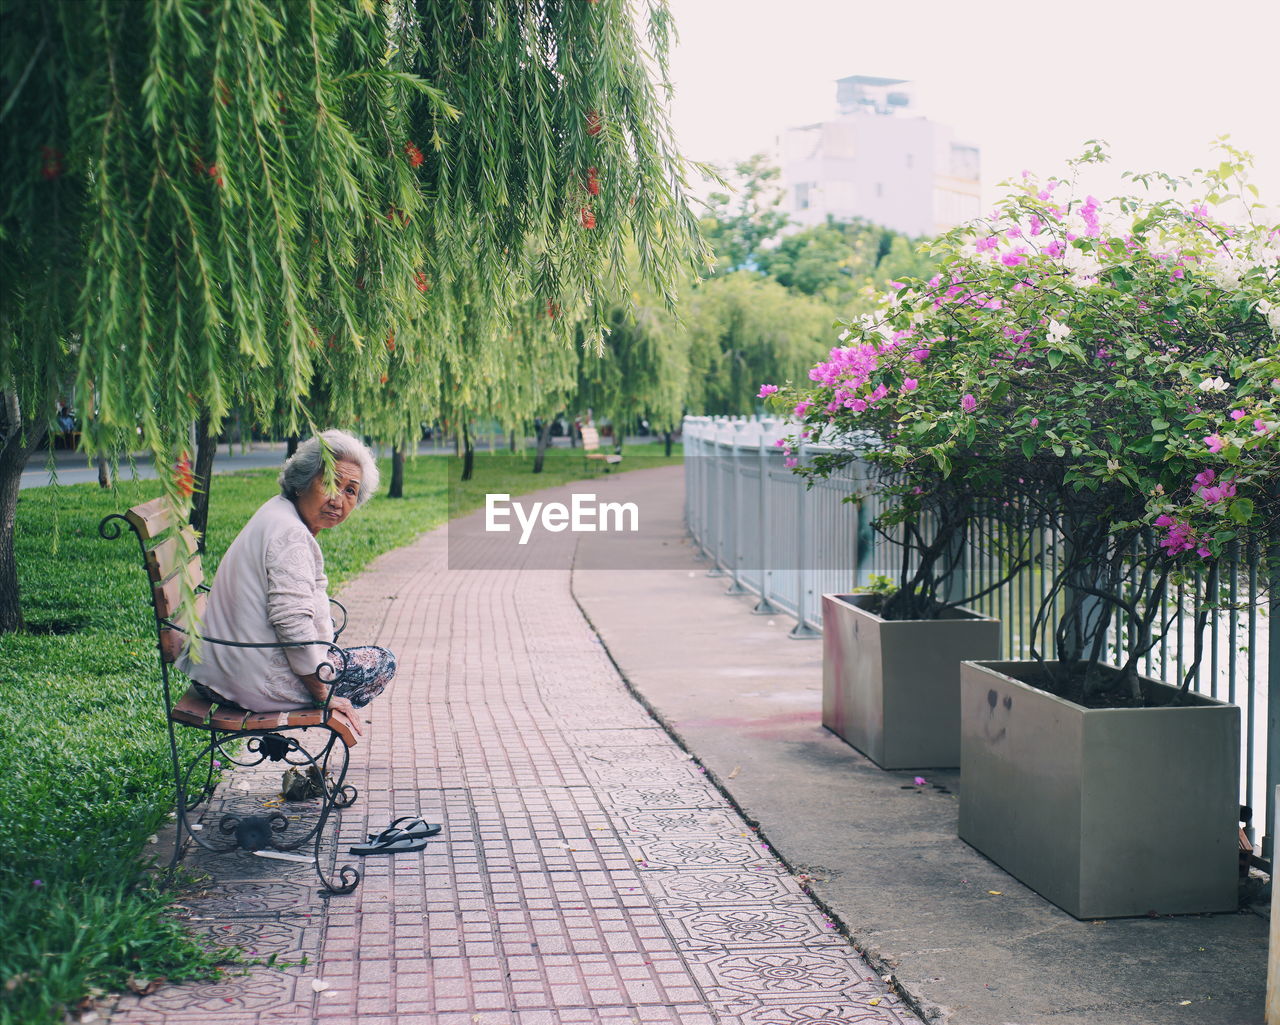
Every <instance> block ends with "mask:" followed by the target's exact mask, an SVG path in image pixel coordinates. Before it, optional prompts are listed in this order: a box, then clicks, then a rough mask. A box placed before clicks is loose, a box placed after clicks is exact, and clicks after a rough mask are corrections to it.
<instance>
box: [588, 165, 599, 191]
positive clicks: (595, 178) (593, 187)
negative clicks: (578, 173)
mask: <svg viewBox="0 0 1280 1025" xmlns="http://www.w3.org/2000/svg"><path fill="white" fill-rule="evenodd" d="M599 174H600V172H599V171H597V170H596V169H595V168H594V167H588V168H587V191H588V192H590V193H591V195H593V196H598V195H600V178H599Z"/></svg>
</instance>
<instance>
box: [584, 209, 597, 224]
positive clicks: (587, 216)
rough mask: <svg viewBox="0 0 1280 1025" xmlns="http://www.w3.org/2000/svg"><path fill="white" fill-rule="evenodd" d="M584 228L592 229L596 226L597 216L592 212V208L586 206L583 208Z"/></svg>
mask: <svg viewBox="0 0 1280 1025" xmlns="http://www.w3.org/2000/svg"><path fill="white" fill-rule="evenodd" d="M582 226H583V227H584V228H587V229H590V228H594V227H595V226H596V215H595V214H593V213H592V212H591V208H590V207H587V206H584V207H583V208H582Z"/></svg>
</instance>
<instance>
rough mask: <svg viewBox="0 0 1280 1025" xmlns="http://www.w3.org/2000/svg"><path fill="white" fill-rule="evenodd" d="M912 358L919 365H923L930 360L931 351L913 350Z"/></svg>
mask: <svg viewBox="0 0 1280 1025" xmlns="http://www.w3.org/2000/svg"><path fill="white" fill-rule="evenodd" d="M911 358H912V359H913V360H915V361H916V362H917V363H923V362H924V361H925V360H927V359H928V358H929V350H928V349H912V350H911Z"/></svg>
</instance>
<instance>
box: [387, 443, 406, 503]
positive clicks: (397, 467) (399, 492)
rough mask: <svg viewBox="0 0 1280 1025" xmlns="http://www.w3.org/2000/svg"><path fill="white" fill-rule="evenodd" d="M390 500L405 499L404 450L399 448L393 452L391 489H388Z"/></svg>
mask: <svg viewBox="0 0 1280 1025" xmlns="http://www.w3.org/2000/svg"><path fill="white" fill-rule="evenodd" d="M387 497H388V498H404V448H403V447H399V446H397V447H396V448H393V449H392V450H391V487H389V488H388V489H387Z"/></svg>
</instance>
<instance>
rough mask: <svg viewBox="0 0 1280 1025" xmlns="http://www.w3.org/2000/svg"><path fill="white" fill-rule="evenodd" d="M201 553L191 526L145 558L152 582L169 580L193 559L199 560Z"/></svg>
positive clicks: (160, 544)
mask: <svg viewBox="0 0 1280 1025" xmlns="http://www.w3.org/2000/svg"><path fill="white" fill-rule="evenodd" d="M199 551H200V543H199V540H198V539H197V538H196V532H195V530H194V529H193V528H192V527H191V525H190V524H188V525H187V526H185V527H183V528H182V530H180V531H179V532H178V533H177V534H175V535H173V536H172V537H168V538H165V540H163V541H161V542H160V543H159V544H158V545H156V546H155V547H154V548H152V549H151V550H150V551H149V552H147V553H146V556H145V558H146V561H147V574H148V575H149V576H150V577H151V582H152V583H153V584H158V583H161V582H162V581H164V580H167V579H168V578H169V577H171V576H173V575H174V574H175V573H176V572H178V570H179V569H180V568H181V567H182V566H185V565H186V564H187V563H189V562H191V561H192V559H193V558H198V557H199V556H198V553H199Z"/></svg>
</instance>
